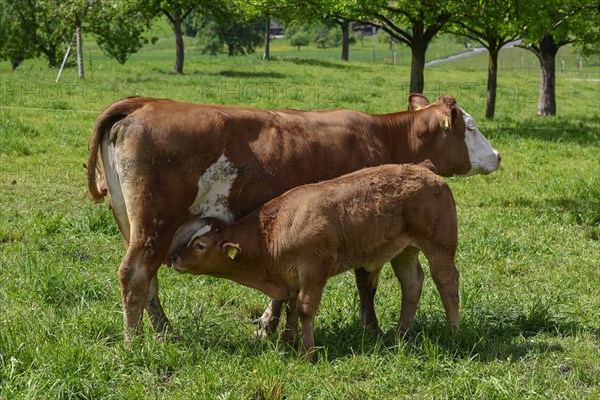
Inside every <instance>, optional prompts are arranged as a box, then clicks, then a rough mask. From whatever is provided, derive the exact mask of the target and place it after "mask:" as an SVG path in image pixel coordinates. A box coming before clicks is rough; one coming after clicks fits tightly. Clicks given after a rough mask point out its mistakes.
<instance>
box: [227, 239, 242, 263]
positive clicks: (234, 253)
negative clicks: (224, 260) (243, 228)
mask: <svg viewBox="0 0 600 400" xmlns="http://www.w3.org/2000/svg"><path fill="white" fill-rule="evenodd" d="M234 246H235V247H232V248H230V249H229V250H227V255H228V256H229V258H231V259H232V260H233V259H235V256H237V253H238V251H239V250H241V248H240V244H239V243H236V244H234Z"/></svg>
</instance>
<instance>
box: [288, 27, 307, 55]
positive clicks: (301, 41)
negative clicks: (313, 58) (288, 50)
mask: <svg viewBox="0 0 600 400" xmlns="http://www.w3.org/2000/svg"><path fill="white" fill-rule="evenodd" d="M290 44H291V45H292V46H295V47H297V48H298V51H300V47H301V46H308V45H309V44H310V34H309V33H308V32H306V31H298V32H296V33H295V34H294V35H293V36H292V37H291V38H290Z"/></svg>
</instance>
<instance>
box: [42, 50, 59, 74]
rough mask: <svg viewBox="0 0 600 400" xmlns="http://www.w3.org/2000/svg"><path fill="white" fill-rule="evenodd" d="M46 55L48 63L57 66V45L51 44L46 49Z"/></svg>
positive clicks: (52, 66) (53, 66)
mask: <svg viewBox="0 0 600 400" xmlns="http://www.w3.org/2000/svg"><path fill="white" fill-rule="evenodd" d="M44 54H46V57H47V58H48V65H49V66H50V68H52V69H54V68H56V47H55V46H50V47H49V48H48V49H47V50H46V51H44Z"/></svg>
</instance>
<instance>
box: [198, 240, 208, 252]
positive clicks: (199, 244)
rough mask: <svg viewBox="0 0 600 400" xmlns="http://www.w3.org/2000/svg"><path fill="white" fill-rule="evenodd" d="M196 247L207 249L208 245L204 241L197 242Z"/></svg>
mask: <svg viewBox="0 0 600 400" xmlns="http://www.w3.org/2000/svg"><path fill="white" fill-rule="evenodd" d="M196 249H198V250H200V251H202V250H204V249H206V246H205V245H204V243H202V242H197V243H196Z"/></svg>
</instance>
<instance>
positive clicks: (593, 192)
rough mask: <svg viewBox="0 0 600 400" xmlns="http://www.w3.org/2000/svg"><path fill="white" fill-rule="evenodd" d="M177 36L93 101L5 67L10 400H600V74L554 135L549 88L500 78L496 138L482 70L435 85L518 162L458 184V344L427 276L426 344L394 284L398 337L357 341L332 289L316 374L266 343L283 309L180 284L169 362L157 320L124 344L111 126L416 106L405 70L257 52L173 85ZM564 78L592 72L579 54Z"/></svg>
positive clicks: (84, 85)
mask: <svg viewBox="0 0 600 400" xmlns="http://www.w3.org/2000/svg"><path fill="white" fill-rule="evenodd" d="M167 36H168V33H165V37H163V38H161V39H160V40H159V42H158V43H157V44H156V45H155V46H148V47H147V48H144V49H143V50H142V51H140V52H139V53H138V54H135V55H134V56H132V58H131V60H129V61H128V63H127V64H125V65H124V66H120V65H118V64H117V63H116V62H114V61H111V60H108V59H106V58H105V57H103V56H101V55H100V54H99V52H98V50H97V49H96V48H94V47H93V46H90V48H88V47H87V46H86V68H87V71H86V74H87V78H86V79H85V80H84V81H77V79H76V71H75V70H74V69H73V68H70V69H68V70H67V71H65V73H64V75H63V78H62V80H61V81H60V83H58V84H56V83H55V82H54V81H55V79H56V73H57V71H52V70H48V69H47V67H46V65H45V62H44V61H43V60H35V61H27V62H25V63H24V64H23V65H22V66H21V67H20V68H19V69H18V70H17V71H16V72H11V71H10V65H9V64H8V63H7V62H1V63H0V88H1V98H0V399H11V400H12V399H57V398H59V399H146V398H148V399H188V398H194V399H284V398H285V399H400V398H436V399H438V398H448V399H462V398H468V399H471V398H481V399H486V398H487V399H511V400H512V399H517V398H519V399H520V398H526V399H540V398H557V399H581V398H590V399H591V398H599V397H600V295H599V291H598V288H599V287H600V157H599V154H600V80H599V79H600V66H599V65H598V64H597V63H594V62H589V63H587V62H586V63H585V64H584V68H583V70H582V71H580V72H578V71H577V70H576V69H572V70H567V71H565V72H564V73H560V74H559V75H558V77H557V102H558V107H557V108H558V115H557V116H556V117H552V118H540V117H537V116H536V115H535V112H536V105H537V84H538V75H537V72H536V71H535V70H520V69H519V68H516V69H510V68H506V69H504V70H502V69H501V71H500V74H499V82H498V84H499V96H498V103H497V110H496V115H497V117H496V118H495V119H494V120H492V121H489V120H485V119H484V118H483V115H484V111H485V95H486V66H485V63H486V61H487V60H486V58H485V56H482V55H478V56H474V57H472V58H464V59H461V60H457V61H455V62H450V63H446V64H440V65H437V66H435V67H432V68H429V69H427V70H426V72H425V79H426V92H425V94H426V95H428V96H429V97H430V98H431V99H433V98H435V97H436V96H437V95H438V94H440V93H451V94H453V95H455V96H456V97H457V99H458V102H459V104H460V105H461V106H462V107H463V108H464V109H465V110H467V111H468V112H469V113H471V114H472V115H473V116H474V118H475V119H476V121H477V122H478V125H479V128H480V130H481V131H482V132H483V134H484V135H485V136H486V137H487V138H488V139H489V140H490V142H491V143H492V144H493V145H494V147H495V148H496V149H498V150H499V151H500V153H501V154H502V156H503V164H502V167H501V169H500V170H499V171H497V172H495V173H493V174H490V175H488V176H475V177H469V178H449V179H447V181H448V182H449V184H450V186H451V187H452V189H453V192H454V196H455V199H456V203H457V209H458V216H459V235H460V239H459V240H460V242H459V250H458V255H457V265H458V268H459V270H460V272H461V289H460V293H461V324H462V325H461V327H462V329H461V332H460V334H458V335H457V336H449V335H447V331H446V329H445V321H444V313H443V308H442V305H441V302H440V300H439V296H438V294H437V291H436V290H435V287H434V285H433V283H432V281H431V278H430V276H429V274H428V271H427V263H426V260H424V259H423V260H422V261H423V264H424V267H425V273H426V278H425V287H424V290H423V295H422V298H421V302H420V306H419V310H418V312H417V317H416V321H415V333H416V335H415V338H414V339H413V340H412V341H411V342H404V341H398V340H396V339H395V337H394V331H395V324H396V321H397V319H398V316H399V309H400V297H401V296H400V289H399V285H398V283H397V280H396V278H395V276H394V274H393V272H392V270H391V268H385V269H384V273H383V275H382V279H381V283H380V288H379V290H378V293H377V296H376V309H377V311H378V316H379V318H380V322H381V326H382V328H383V330H384V333H385V334H384V336H383V337H375V336H372V335H370V334H369V333H366V332H364V331H363V330H362V329H361V327H360V323H359V321H358V307H359V301H358V294H357V291H356V289H355V287H354V277H353V276H352V274H343V275H340V276H337V277H335V278H334V279H332V280H330V282H329V283H328V285H327V287H326V290H325V294H324V300H323V304H322V306H321V308H320V310H319V313H318V315H317V319H316V324H315V325H316V331H315V335H316V344H317V346H318V347H319V349H318V354H317V361H316V363H314V364H309V363H307V362H304V361H302V360H300V359H299V358H298V356H297V353H296V351H295V350H294V349H292V348H290V347H289V346H288V345H286V344H285V343H283V342H282V341H280V340H279V339H278V338H277V337H274V338H272V339H268V340H256V339H254V338H253V337H252V332H253V331H254V329H255V326H254V325H253V324H252V323H251V320H252V319H254V318H256V317H257V316H258V315H260V314H261V312H262V310H263V308H264V306H265V305H266V303H267V300H268V299H267V298H266V296H264V295H262V294H261V293H259V292H257V291H253V290H251V289H248V288H244V287H242V286H239V285H237V284H235V283H232V282H228V281H225V280H218V279H214V278H210V277H193V276H189V275H179V274H177V273H176V272H175V271H173V270H171V269H167V268H161V270H160V271H159V279H160V282H161V298H162V301H163V304H164V306H165V309H166V313H167V315H168V316H169V317H170V319H171V322H172V323H173V325H174V328H175V333H176V335H177V340H160V339H159V338H157V337H156V336H155V335H153V334H152V332H151V330H150V327H149V325H150V324H149V321H148V320H146V323H145V335H144V337H143V338H142V340H141V341H140V342H138V343H136V345H134V346H129V345H126V344H124V343H123V332H122V314H121V300H120V294H119V284H118V280H117V275H116V270H117V268H118V265H119V263H120V261H121V259H122V257H123V255H124V253H125V251H124V244H123V240H122V239H121V237H120V235H119V233H118V230H117V227H116V224H115V223H114V221H113V219H112V215H111V213H110V211H109V210H108V207H107V205H106V203H104V204H99V205H94V204H91V203H90V202H89V201H88V199H87V198H86V197H85V192H86V180H85V173H84V169H83V164H84V163H85V162H86V159H87V141H88V138H89V135H90V132H91V129H92V127H93V124H94V120H95V118H96V117H97V115H98V113H99V112H100V111H101V110H102V109H103V108H104V107H106V106H107V105H108V104H110V103H111V102H113V101H116V100H118V99H119V98H121V97H124V96H128V95H143V96H156V97H169V98H175V99H179V100H186V101H194V102H205V103H221V104H240V105H247V106H255V107H269V108H298V109H321V108H349V109H354V110H359V111H365V112H372V113H384V112H393V111H399V110H404V109H406V106H407V105H406V96H407V94H408V92H407V90H408V79H409V69H408V64H407V63H400V65H390V64H389V63H384V62H383V61H381V60H380V62H377V63H372V62H359V61H351V62H349V63H342V62H339V61H335V60H334V58H335V57H337V54H338V53H339V49H329V50H320V49H319V50H317V49H310V52H313V53H316V52H322V53H323V54H326V55H327V57H320V56H319V54H313V55H311V57H313V58H304V57H307V56H308V54H307V53H309V50H307V51H304V49H303V50H301V51H300V52H296V51H295V50H293V49H292V48H291V47H289V46H287V45H286V44H285V42H283V41H282V42H279V43H274V45H273V46H274V47H273V56H274V57H273V58H274V59H273V60H271V61H268V62H266V61H262V60H261V59H260V56H259V54H260V52H259V53H258V54H255V55H250V56H247V57H235V58H228V57H224V56H218V57H209V56H206V55H202V54H200V53H199V52H198V51H197V50H195V48H194V42H193V41H191V40H190V41H188V42H187V44H188V53H187V55H186V57H187V58H186V66H185V71H186V74H185V75H183V76H175V75H173V74H172V73H171V70H172V67H173V64H174V54H173V53H174V50H173V46H172V43H171V42H170V40H172V39H170V38H168V37H167ZM278 46H280V47H279V48H278ZM359 46H360V45H359V44H358V45H356V46H354V47H353V50H356V48H357V47H359ZM382 46H383V47H382V49H384V48H385V45H382ZM448 46H449V45H448ZM440 48H446V45H444V44H443V45H440ZM278 52H279V53H278ZM286 52H288V53H292V54H291V55H290V54H288V53H286ZM293 53H297V55H293ZM88 54H91V58H92V65H91V67H92V68H91V69H90V68H89V66H90V65H89V57H88ZM352 54H353V52H352V50H351V59H352ZM527 54H529V53H527V52H525V51H524V50H519V49H513V50H507V51H506V52H502V53H501V60H502V59H504V60H505V61H504V63H505V64H504V65H510V62H511V61H510V60H513V65H518V63H520V61H518V60H520V58H521V57H524V56H525V55H527ZM503 57H504V58H503ZM560 57H563V58H564V59H565V60H566V61H568V65H575V63H576V61H575V56H574V55H573V52H572V50H570V49H568V48H567V49H564V50H561V53H559V58H560ZM515 60H517V61H515Z"/></svg>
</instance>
